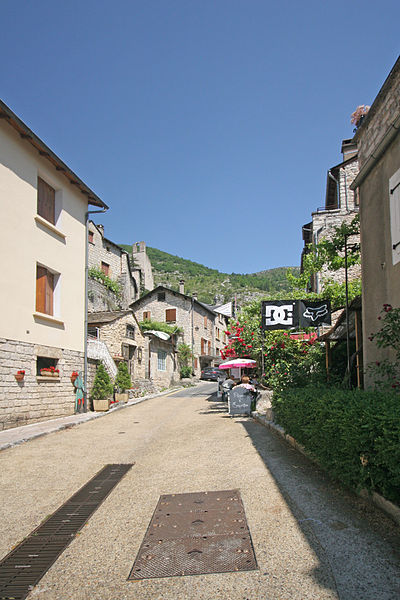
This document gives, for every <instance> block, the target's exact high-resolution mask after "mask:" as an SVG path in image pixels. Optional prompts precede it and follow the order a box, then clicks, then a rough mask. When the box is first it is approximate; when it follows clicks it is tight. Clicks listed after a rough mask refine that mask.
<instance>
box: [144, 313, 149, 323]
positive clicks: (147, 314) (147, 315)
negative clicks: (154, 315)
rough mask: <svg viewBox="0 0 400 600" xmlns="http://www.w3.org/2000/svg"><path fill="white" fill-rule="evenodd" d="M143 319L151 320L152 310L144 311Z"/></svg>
mask: <svg viewBox="0 0 400 600" xmlns="http://www.w3.org/2000/svg"><path fill="white" fill-rule="evenodd" d="M143 321H150V311H147V312H144V313H143Z"/></svg>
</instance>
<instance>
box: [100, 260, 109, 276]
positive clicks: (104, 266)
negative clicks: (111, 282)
mask: <svg viewBox="0 0 400 600" xmlns="http://www.w3.org/2000/svg"><path fill="white" fill-rule="evenodd" d="M101 270H102V271H103V273H104V275H108V274H109V272H110V265H108V264H107V263H105V262H103V261H101Z"/></svg>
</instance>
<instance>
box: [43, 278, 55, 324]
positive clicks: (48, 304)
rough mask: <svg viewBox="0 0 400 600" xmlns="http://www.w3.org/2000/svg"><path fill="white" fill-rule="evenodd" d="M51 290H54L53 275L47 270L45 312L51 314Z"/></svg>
mask: <svg viewBox="0 0 400 600" xmlns="http://www.w3.org/2000/svg"><path fill="white" fill-rule="evenodd" d="M53 290H54V275H53V273H49V271H47V281H46V310H45V312H46V314H48V315H52V314H53Z"/></svg>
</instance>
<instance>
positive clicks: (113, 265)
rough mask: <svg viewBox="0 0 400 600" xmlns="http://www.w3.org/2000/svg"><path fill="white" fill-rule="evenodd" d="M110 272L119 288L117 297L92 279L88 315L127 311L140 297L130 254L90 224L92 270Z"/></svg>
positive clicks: (108, 273)
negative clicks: (90, 313) (103, 311)
mask: <svg viewBox="0 0 400 600" xmlns="http://www.w3.org/2000/svg"><path fill="white" fill-rule="evenodd" d="M91 267H94V268H96V269H100V270H103V271H107V273H106V274H107V275H108V277H109V278H110V279H112V280H113V281H116V282H117V283H118V284H119V286H120V290H121V292H120V294H119V295H117V294H115V293H113V292H112V291H110V290H108V289H107V288H106V287H105V286H104V285H103V284H102V283H101V282H99V281H96V280H94V279H92V278H90V277H89V294H88V307H89V312H96V311H99V310H124V309H126V308H128V307H129V305H130V304H131V302H133V301H134V300H135V299H136V298H137V297H138V290H139V286H138V284H137V281H136V280H137V279H139V280H140V275H138V273H135V270H134V269H132V266H131V264H130V261H129V255H128V253H127V252H126V251H125V250H123V248H121V247H120V246H118V245H117V244H114V242H111V241H110V240H108V239H106V238H105V237H104V229H103V226H102V225H95V223H94V222H93V221H89V268H91Z"/></svg>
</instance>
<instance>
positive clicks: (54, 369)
mask: <svg viewBox="0 0 400 600" xmlns="http://www.w3.org/2000/svg"><path fill="white" fill-rule="evenodd" d="M42 371H44V372H45V373H59V372H60V370H59V369H56V368H55V367H43V368H42V369H40V372H41V373H42Z"/></svg>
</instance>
